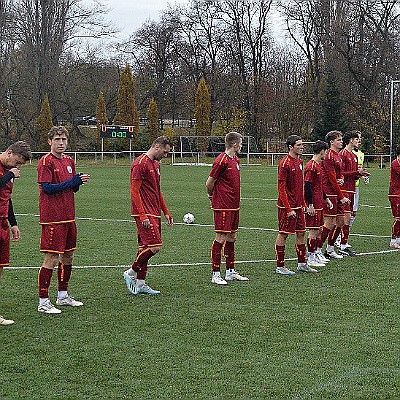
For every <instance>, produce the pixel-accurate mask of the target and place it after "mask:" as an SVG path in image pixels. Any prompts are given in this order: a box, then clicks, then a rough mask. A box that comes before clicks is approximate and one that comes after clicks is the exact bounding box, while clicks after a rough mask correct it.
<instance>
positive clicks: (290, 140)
mask: <svg viewBox="0 0 400 400" xmlns="http://www.w3.org/2000/svg"><path fill="white" fill-rule="evenodd" d="M298 140H301V137H300V136H299V135H290V136H289V137H288V138H287V139H286V146H287V148H288V149H289V146H292V147H294V145H295V144H296V142H297V141H298Z"/></svg>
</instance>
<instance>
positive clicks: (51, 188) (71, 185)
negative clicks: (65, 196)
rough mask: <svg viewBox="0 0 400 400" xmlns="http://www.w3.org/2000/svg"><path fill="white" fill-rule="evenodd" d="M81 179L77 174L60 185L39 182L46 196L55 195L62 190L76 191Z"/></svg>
mask: <svg viewBox="0 0 400 400" xmlns="http://www.w3.org/2000/svg"><path fill="white" fill-rule="evenodd" d="M82 183H83V182H82V179H81V177H80V175H79V174H76V175H75V176H73V177H72V178H71V179H68V180H66V181H64V182H61V183H50V182H41V185H42V190H43V193H45V194H47V195H52V194H56V193H59V192H62V191H63V190H68V189H76V188H77V187H79V186H80V185H82Z"/></svg>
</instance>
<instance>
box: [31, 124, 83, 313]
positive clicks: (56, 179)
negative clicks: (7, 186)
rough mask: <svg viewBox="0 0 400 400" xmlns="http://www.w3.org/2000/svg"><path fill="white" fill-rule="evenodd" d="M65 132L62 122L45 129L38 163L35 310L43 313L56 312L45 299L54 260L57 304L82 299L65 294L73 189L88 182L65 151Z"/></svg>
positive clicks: (71, 252) (73, 228)
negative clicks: (39, 232)
mask: <svg viewBox="0 0 400 400" xmlns="http://www.w3.org/2000/svg"><path fill="white" fill-rule="evenodd" d="M68 137H69V133H68V131H67V129H66V128H65V127H63V126H53V128H51V129H50V132H49V133H48V143H49V145H50V153H47V154H46V155H44V156H43V157H42V158H41V159H40V160H39V164H38V183H39V190H40V196H39V213H40V224H41V226H42V236H41V239H40V251H41V252H42V253H44V260H43V264H42V267H41V268H40V270H39V276H38V284H39V305H38V311H39V312H42V313H45V314H59V313H61V310H60V309H58V308H56V307H55V306H54V305H53V304H52V303H51V301H50V299H49V287H50V282H51V278H52V275H53V270H54V267H55V266H56V265H57V264H58V268H57V277H58V295H57V301H56V304H57V305H59V306H72V307H79V306H82V305H83V303H82V302H80V301H77V300H75V299H74V298H73V297H71V296H70V295H69V294H68V283H69V280H70V277H71V271H72V260H73V255H74V251H75V250H76V223H75V199H74V197H75V192H77V191H78V190H79V187H80V186H81V185H82V184H84V183H87V182H89V179H90V175H88V174H77V173H76V172H75V162H74V160H73V159H72V158H71V157H69V156H67V155H65V154H64V152H65V150H66V148H67V144H68Z"/></svg>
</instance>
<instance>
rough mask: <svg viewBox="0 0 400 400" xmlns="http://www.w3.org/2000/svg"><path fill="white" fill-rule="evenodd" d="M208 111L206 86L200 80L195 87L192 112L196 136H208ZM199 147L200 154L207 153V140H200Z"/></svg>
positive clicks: (202, 80)
mask: <svg viewBox="0 0 400 400" xmlns="http://www.w3.org/2000/svg"><path fill="white" fill-rule="evenodd" d="M210 109H211V100H210V93H209V91H208V86H207V84H206V81H205V79H204V78H201V79H200V82H199V84H198V86H197V91H196V98H195V111H194V117H195V118H196V135H197V136H209V135H210V133H211V123H210ZM199 146H200V150H201V151H202V152H204V151H207V148H208V140H204V139H203V140H200V141H199Z"/></svg>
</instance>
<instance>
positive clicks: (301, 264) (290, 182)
mask: <svg viewBox="0 0 400 400" xmlns="http://www.w3.org/2000/svg"><path fill="white" fill-rule="evenodd" d="M286 145H287V147H288V150H289V153H288V154H287V155H286V156H285V157H283V158H282V160H281V161H280V163H279V166H278V202H277V207H278V223H279V231H278V235H277V237H276V242H275V253H276V270H275V272H276V273H277V274H281V275H294V274H295V272H294V271H292V270H290V269H288V268H287V267H285V245H286V239H287V237H288V236H289V235H294V234H295V235H296V252H297V262H298V265H297V270H298V271H303V272H312V271H310V267H309V266H308V265H307V263H306V245H305V242H304V236H305V232H306V224H305V218H304V207H305V204H304V186H303V161H302V160H301V158H300V156H301V155H302V154H303V151H304V145H303V141H302V139H301V137H300V136H298V135H290V136H289V137H288V138H287V140H286Z"/></svg>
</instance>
